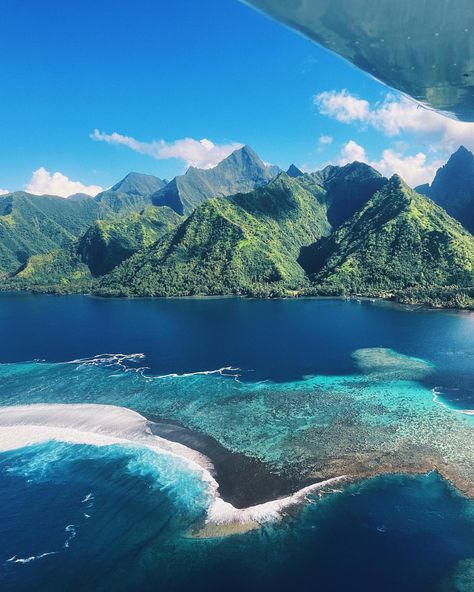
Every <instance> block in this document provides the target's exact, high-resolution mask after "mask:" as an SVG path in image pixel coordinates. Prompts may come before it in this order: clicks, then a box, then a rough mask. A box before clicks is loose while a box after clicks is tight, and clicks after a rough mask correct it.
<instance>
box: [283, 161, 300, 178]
mask: <svg viewBox="0 0 474 592" xmlns="http://www.w3.org/2000/svg"><path fill="white" fill-rule="evenodd" d="M286 174H287V175H288V177H293V179H295V178H296V177H301V176H302V175H304V173H303V171H300V169H299V168H298V167H297V166H295V165H294V164H290V166H289V167H288V170H287V171H286Z"/></svg>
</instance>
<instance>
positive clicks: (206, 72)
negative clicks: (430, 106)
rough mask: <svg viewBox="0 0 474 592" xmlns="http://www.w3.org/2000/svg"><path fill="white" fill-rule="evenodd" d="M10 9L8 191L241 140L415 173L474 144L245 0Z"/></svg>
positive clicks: (4, 128) (3, 158)
mask: <svg viewBox="0 0 474 592" xmlns="http://www.w3.org/2000/svg"><path fill="white" fill-rule="evenodd" d="M2 21H3V23H2V35H1V36H0V55H2V59H1V60H0V76H1V80H2V82H3V83H2V92H1V93H0V130H1V141H0V188H3V189H9V190H15V189H21V188H23V187H25V186H28V187H29V188H30V189H32V190H35V192H38V193H39V192H42V191H41V190H42V189H45V188H46V189H48V190H51V188H55V187H57V188H60V187H63V186H66V187H67V188H69V185H67V183H69V181H77V182H80V183H82V184H84V185H87V186H90V185H92V186H97V187H108V186H110V185H111V184H113V183H115V182H116V181H117V180H118V179H120V178H121V177H123V176H124V175H125V174H126V173H127V172H129V171H131V170H135V171H140V172H145V173H151V174H155V175H158V176H160V177H166V178H171V177H173V176H174V175H176V174H179V173H182V172H183V171H184V170H185V169H186V167H187V166H188V165H189V164H197V165H198V166H211V165H212V164H214V163H215V161H217V159H218V158H220V157H222V155H225V154H226V153H227V152H228V151H229V150H230V149H231V148H232V147H234V146H235V145H238V144H249V145H251V146H252V147H253V148H254V149H255V150H256V151H257V152H258V153H259V154H260V155H261V157H262V158H263V159H264V160H265V161H267V162H271V163H275V164H278V165H280V166H281V167H284V168H286V167H287V166H288V165H289V164H290V163H291V162H294V163H295V164H297V165H298V166H301V167H305V168H307V169H308V170H314V169H317V168H319V167H320V166H322V165H324V164H326V163H327V162H340V163H342V162H344V161H347V160H350V159H354V157H357V158H358V159H360V160H366V161H368V162H371V163H373V164H376V165H378V167H379V168H380V169H381V170H382V172H384V173H385V174H391V172H393V170H394V169H395V168H398V169H400V170H399V172H400V173H401V174H402V175H405V176H406V177H409V179H408V180H409V181H410V182H412V184H415V183H417V182H421V181H424V180H427V179H428V178H430V177H432V175H433V173H434V170H435V169H436V167H437V166H439V164H441V163H442V162H443V161H445V160H446V157H447V156H448V155H449V153H450V151H451V150H452V149H455V148H457V146H458V145H459V144H460V143H464V144H465V145H467V146H468V147H470V148H474V133H473V131H472V130H473V127H472V124H460V123H458V122H454V121H450V120H446V119H445V118H443V117H442V116H439V115H437V114H433V113H431V112H428V111H425V110H423V109H417V108H416V106H415V105H413V104H412V103H410V102H409V101H407V100H406V99H403V98H402V97H400V96H398V95H396V94H395V93H391V94H387V93H388V89H387V88H386V87H384V86H383V85H381V84H380V83H378V82H377V81H375V80H373V79H371V78H370V77H368V76H367V75H365V74H363V73H362V72H359V71H358V70H356V69H355V68H353V67H352V66H350V65H349V64H347V63H345V62H344V61H343V60H341V59H340V58H338V57H336V56H333V55H331V54H329V53H327V52H326V51H325V50H323V49H321V48H319V47H318V46H316V45H314V44H312V43H311V42H309V41H308V40H306V39H304V38H303V37H301V36H299V35H297V34H295V33H294V32H292V31H290V30H288V29H286V28H285V27H283V26H282V25H280V24H278V23H275V22H273V21H271V20H269V19H267V18H266V17H264V16H262V15H261V14H259V13H257V12H255V11H254V10H252V9H251V8H249V7H248V6H246V5H244V4H242V3H240V2H238V1H237V0H201V1H198V0H173V1H172V2H164V1H163V0H135V1H134V2H130V1H129V0H113V1H112V0H94V1H92V0H81V2H64V0H61V1H60V0H43V1H42V2H37V1H36V0H25V1H23V2H18V1H17V0H3V2H2ZM400 121H402V122H403V123H402V124H400ZM94 130H98V131H97V132H95V136H94ZM113 134H115V135H113ZM91 136H92V137H91ZM322 136H323V137H324V140H323V141H321V137H322ZM94 137H95V139H94ZM203 139H205V140H207V142H204V143H202V142H201V143H199V142H200V141H201V140H203ZM211 143H212V144H211ZM384 151H385V152H384ZM387 151H388V153H387ZM420 155H422V156H420ZM38 170H39V173H37V174H36V175H35V176H34V177H33V178H32V173H33V171H38ZM53 173H58V176H56V177H53V176H52V174H53ZM64 179H66V181H65V180H64ZM77 187H78V188H79V189H80V186H77ZM58 191H59V189H58ZM91 192H93V191H92V190H91Z"/></svg>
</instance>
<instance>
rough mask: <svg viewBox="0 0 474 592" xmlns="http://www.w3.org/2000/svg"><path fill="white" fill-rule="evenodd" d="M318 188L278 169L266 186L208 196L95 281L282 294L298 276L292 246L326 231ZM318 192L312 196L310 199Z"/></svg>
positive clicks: (151, 288) (123, 289)
mask: <svg viewBox="0 0 474 592" xmlns="http://www.w3.org/2000/svg"><path fill="white" fill-rule="evenodd" d="M324 196H325V194H324V191H323V190H322V189H321V188H319V189H318V190H317V191H315V192H309V191H308V190H306V189H305V188H304V187H302V185H301V184H300V183H299V182H298V181H297V180H296V179H290V178H289V177H288V176H287V175H285V174H284V173H282V174H281V175H279V176H278V177H277V179H275V180H274V181H272V182H271V183H270V184H269V185H267V186H266V187H263V188H260V189H256V190H255V191H253V192H251V193H247V194H238V195H235V196H233V197H231V198H227V199H225V198H217V199H210V200H208V201H207V202H206V203H205V204H203V205H202V206H201V207H199V208H198V209H197V210H196V211H195V212H194V213H193V214H192V215H191V216H190V217H189V218H188V219H187V220H186V221H185V222H183V224H181V226H179V227H178V229H177V230H176V231H175V232H172V233H170V234H168V235H166V236H165V237H163V239H161V240H160V241H158V243H156V245H153V246H152V247H150V248H148V249H145V250H144V251H142V252H140V253H137V254H136V255H134V256H133V257H131V258H130V259H128V260H127V261H125V262H124V263H122V264H121V265H120V266H119V267H117V268H116V269H115V270H114V271H113V272H112V273H111V274H109V275H108V276H106V277H105V278H104V280H103V282H102V283H101V293H103V294H124V295H128V294H131V295H133V294H139V295H147V296H158V295H159V296H177V295H192V294H232V293H233V294H248V293H251V294H259V293H260V292H261V291H262V290H264V292H265V294H266V293H267V291H268V290H269V291H270V292H275V291H276V292H277V293H278V294H280V293H286V290H294V289H296V288H298V287H299V286H301V284H302V283H304V282H305V276H304V272H303V269H302V268H301V266H300V265H299V264H298V263H297V257H298V253H299V251H300V248H301V247H302V246H303V245H305V244H308V243H310V242H312V241H314V240H315V239H317V238H319V237H321V236H323V235H325V234H328V232H330V225H329V223H328V221H327V218H326V206H325V204H324ZM318 198H320V199H318Z"/></svg>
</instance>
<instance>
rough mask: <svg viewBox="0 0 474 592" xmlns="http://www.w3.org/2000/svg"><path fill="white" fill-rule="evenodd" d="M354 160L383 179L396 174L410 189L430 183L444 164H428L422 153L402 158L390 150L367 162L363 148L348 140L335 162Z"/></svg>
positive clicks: (340, 163) (437, 161) (437, 162)
mask: <svg viewBox="0 0 474 592" xmlns="http://www.w3.org/2000/svg"><path fill="white" fill-rule="evenodd" d="M354 160H358V161H359V162H365V163H367V164H370V166H372V167H374V169H376V170H377V171H379V173H382V175H384V176H385V177H391V176H392V175H393V174H394V173H397V174H399V175H400V176H401V177H402V178H403V179H404V180H405V181H406V182H407V183H408V185H410V186H411V187H416V186H417V185H421V184H422V183H427V182H430V181H431V180H432V179H433V177H434V175H435V173H436V171H437V170H438V168H439V167H440V166H441V165H442V164H444V162H443V161H442V160H435V161H432V162H430V163H428V162H427V156H426V154H424V153H423V152H418V154H415V155H409V156H404V155H403V154H402V153H401V152H397V151H396V150H392V149H390V148H387V149H386V150H384V151H383V152H382V156H381V158H380V159H379V160H369V158H368V157H367V152H366V150H365V148H364V147H363V146H361V145H360V144H358V143H357V142H355V141H354V140H349V141H348V142H346V144H344V146H343V147H342V149H341V152H340V154H339V158H338V161H337V162H338V164H339V165H341V166H342V165H345V164H347V163H349V162H353V161H354Z"/></svg>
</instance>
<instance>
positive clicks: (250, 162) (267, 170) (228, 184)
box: [153, 146, 279, 215]
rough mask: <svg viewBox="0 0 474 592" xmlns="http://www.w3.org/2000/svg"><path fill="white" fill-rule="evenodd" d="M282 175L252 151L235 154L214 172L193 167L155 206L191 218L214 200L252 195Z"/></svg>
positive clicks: (245, 149) (158, 197) (160, 195)
mask: <svg viewBox="0 0 474 592" xmlns="http://www.w3.org/2000/svg"><path fill="white" fill-rule="evenodd" d="M278 172H279V169H278V167H272V166H267V165H265V164H264V163H263V162H262V160H261V159H260V158H259V156H258V155H257V154H256V153H255V152H254V151H253V150H252V149H251V148H250V147H249V146H244V147H243V148H241V149H239V150H236V151H235V152H233V153H232V154H231V155H230V156H228V157H227V158H225V159H224V160H223V161H222V162H220V163H219V164H218V165H217V166H215V167H214V168H212V169H205V170H203V169H197V168H195V167H190V168H189V169H188V171H187V172H186V173H185V174H184V175H180V176H178V177H175V178H174V179H173V180H172V181H171V182H170V183H168V185H166V187H164V188H163V189H161V190H160V191H158V192H157V193H156V194H155V195H154V196H153V203H154V204H155V205H158V206H163V205H164V206H169V207H170V208H172V209H173V210H175V212H177V213H178V214H186V215H188V214H191V212H193V211H194V210H195V208H196V207H198V206H199V205H201V204H202V203H204V202H205V201H206V200H208V199H209V198H211V197H222V196H227V195H233V194H235V193H239V192H246V191H252V190H253V189H255V188H256V187H259V186H262V185H266V184H267V183H268V182H269V181H270V180H271V179H272V178H274V177H275V176H276V175H277V174H278Z"/></svg>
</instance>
